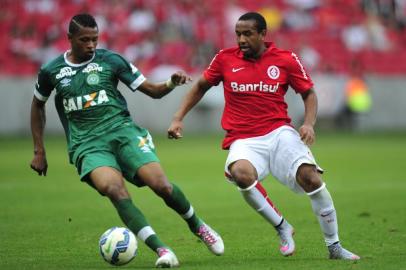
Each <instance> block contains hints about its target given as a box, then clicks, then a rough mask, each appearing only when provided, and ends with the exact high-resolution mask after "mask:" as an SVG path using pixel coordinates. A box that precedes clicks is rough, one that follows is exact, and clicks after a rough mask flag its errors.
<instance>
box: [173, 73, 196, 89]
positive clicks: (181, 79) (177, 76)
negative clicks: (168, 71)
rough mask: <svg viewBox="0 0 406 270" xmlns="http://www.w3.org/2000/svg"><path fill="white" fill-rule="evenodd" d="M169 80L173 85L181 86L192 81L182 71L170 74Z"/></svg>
mask: <svg viewBox="0 0 406 270" xmlns="http://www.w3.org/2000/svg"><path fill="white" fill-rule="evenodd" d="M171 80H172V82H173V84H174V85H176V86H178V85H182V84H186V83H188V82H191V81H192V78H191V77H190V76H189V75H187V74H186V73H184V72H183V71H177V72H175V73H173V74H172V76H171Z"/></svg>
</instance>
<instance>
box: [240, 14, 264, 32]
mask: <svg viewBox="0 0 406 270" xmlns="http://www.w3.org/2000/svg"><path fill="white" fill-rule="evenodd" d="M238 20H239V21H249V20H253V21H255V22H256V28H257V32H258V33H260V32H262V31H263V30H266V21H265V18H264V17H263V16H262V15H261V14H259V13H258V12H248V13H245V14H244V15H242V16H241V17H240V18H239V19H238Z"/></svg>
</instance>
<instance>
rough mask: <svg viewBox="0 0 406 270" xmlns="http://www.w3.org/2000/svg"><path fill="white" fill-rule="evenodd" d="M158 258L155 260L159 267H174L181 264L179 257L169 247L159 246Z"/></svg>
mask: <svg viewBox="0 0 406 270" xmlns="http://www.w3.org/2000/svg"><path fill="white" fill-rule="evenodd" d="M158 257H159V258H158V259H157V260H156V262H155V266H156V267H157V268H173V267H178V266H179V261H178V258H176V255H175V253H173V251H172V250H170V249H169V248H158Z"/></svg>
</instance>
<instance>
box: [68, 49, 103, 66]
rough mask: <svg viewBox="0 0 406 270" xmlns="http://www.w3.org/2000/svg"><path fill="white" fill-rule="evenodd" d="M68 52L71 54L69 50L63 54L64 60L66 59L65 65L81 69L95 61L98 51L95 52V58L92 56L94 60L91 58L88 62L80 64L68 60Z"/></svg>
mask: <svg viewBox="0 0 406 270" xmlns="http://www.w3.org/2000/svg"><path fill="white" fill-rule="evenodd" d="M68 52H70V50H67V51H66V52H65V53H64V54H63V58H64V59H65V63H66V64H68V65H69V66H71V67H81V66H84V65H87V64H89V63H90V62H92V61H93V59H94V57H95V56H96V51H95V52H94V54H93V56H92V58H90V59H89V60H87V61H86V62H82V63H79V64H75V63H72V62H71V61H69V60H68Z"/></svg>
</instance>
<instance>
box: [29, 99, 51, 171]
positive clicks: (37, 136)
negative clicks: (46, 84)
mask: <svg viewBox="0 0 406 270" xmlns="http://www.w3.org/2000/svg"><path fill="white" fill-rule="evenodd" d="M45 120H46V117H45V102H43V101H40V100H39V99H37V98H36V97H34V98H33V100H32V104H31V133H32V139H33V142H34V157H33V159H32V161H31V168H32V169H33V170H34V171H36V172H37V173H38V175H44V176H46V174H47V170H48V163H47V158H46V154H45V147H44V128H45Z"/></svg>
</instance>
